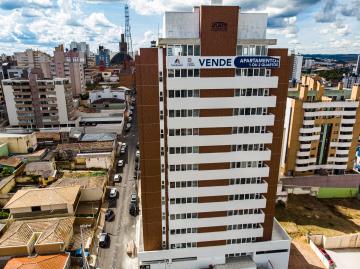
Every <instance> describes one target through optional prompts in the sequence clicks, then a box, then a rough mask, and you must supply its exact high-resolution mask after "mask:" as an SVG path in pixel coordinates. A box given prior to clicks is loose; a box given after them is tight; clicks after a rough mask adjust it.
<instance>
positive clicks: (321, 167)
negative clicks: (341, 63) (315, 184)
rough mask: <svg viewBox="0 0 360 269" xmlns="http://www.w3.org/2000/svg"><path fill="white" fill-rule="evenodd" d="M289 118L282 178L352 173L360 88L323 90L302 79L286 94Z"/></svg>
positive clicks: (316, 81) (314, 82)
mask: <svg viewBox="0 0 360 269" xmlns="http://www.w3.org/2000/svg"><path fill="white" fill-rule="evenodd" d="M289 97H290V98H292V99H291V115H290V121H289V124H290V126H289V136H288V139H287V140H288V141H287V146H288V148H287V151H286V157H285V167H284V174H286V175H294V176H299V175H312V174H315V173H319V174H323V173H326V171H327V173H330V174H343V173H344V172H345V171H347V170H352V168H353V165H354V158H355V150H356V148H357V146H358V139H359V134H360V116H359V115H360V106H359V98H360V86H359V85H358V84H357V85H354V86H353V88H352V90H350V89H345V88H342V84H341V83H340V84H339V87H338V88H325V86H324V85H322V83H321V82H320V77H316V76H315V77H310V76H304V77H303V78H302V82H301V83H299V84H298V86H297V90H296V91H289Z"/></svg>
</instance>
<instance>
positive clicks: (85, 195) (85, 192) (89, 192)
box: [80, 187, 103, 202]
mask: <svg viewBox="0 0 360 269" xmlns="http://www.w3.org/2000/svg"><path fill="white" fill-rule="evenodd" d="M102 195H103V189H102V188H100V187H98V188H86V189H82V190H81V196H80V201H81V202H90V201H100V200H101V199H102Z"/></svg>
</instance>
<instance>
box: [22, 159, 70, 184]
mask: <svg viewBox="0 0 360 269" xmlns="http://www.w3.org/2000/svg"><path fill="white" fill-rule="evenodd" d="M24 172H25V174H26V175H28V176H32V177H37V178H38V179H39V182H41V183H42V184H43V185H47V184H48V183H49V182H52V181H54V180H55V179H56V174H57V171H56V169H55V163H54V162H51V161H44V162H31V163H28V164H26V166H25V169H24ZM73 186H74V185H73Z"/></svg>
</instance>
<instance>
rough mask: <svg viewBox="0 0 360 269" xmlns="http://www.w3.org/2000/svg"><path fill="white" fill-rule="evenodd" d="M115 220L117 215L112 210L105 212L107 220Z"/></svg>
mask: <svg viewBox="0 0 360 269" xmlns="http://www.w3.org/2000/svg"><path fill="white" fill-rule="evenodd" d="M114 218H115V213H114V211H112V210H111V209H107V210H106V212H105V220H106V221H112V220H113V219H114Z"/></svg>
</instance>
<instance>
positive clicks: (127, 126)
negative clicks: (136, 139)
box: [125, 123, 131, 132]
mask: <svg viewBox="0 0 360 269" xmlns="http://www.w3.org/2000/svg"><path fill="white" fill-rule="evenodd" d="M130 129H131V123H127V124H126V127H125V131H126V132H128V131H130Z"/></svg>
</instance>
